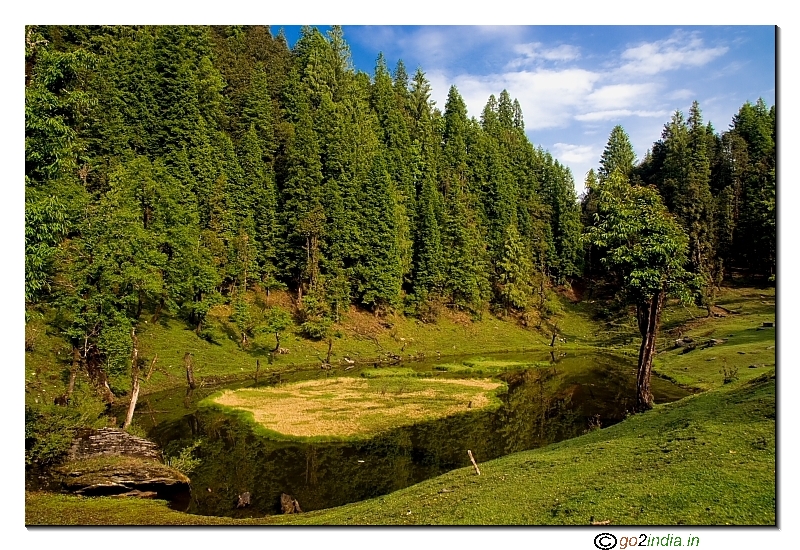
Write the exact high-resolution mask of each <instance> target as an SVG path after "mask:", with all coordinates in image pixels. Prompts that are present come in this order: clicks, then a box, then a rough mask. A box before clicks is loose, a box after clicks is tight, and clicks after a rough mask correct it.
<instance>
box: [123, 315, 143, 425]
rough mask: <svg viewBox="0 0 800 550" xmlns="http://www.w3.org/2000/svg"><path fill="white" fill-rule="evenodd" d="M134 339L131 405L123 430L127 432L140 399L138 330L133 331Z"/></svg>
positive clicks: (132, 336)
mask: <svg viewBox="0 0 800 550" xmlns="http://www.w3.org/2000/svg"><path fill="white" fill-rule="evenodd" d="M131 338H132V339H133V355H132V357H131V403H130V405H128V415H127V416H126V417H125V423H124V424H123V425H122V429H123V430H127V429H128V427H129V426H130V425H131V422H132V421H133V411H134V410H135V409H136V401H137V400H138V399H139V339H138V338H136V329H132V330H131Z"/></svg>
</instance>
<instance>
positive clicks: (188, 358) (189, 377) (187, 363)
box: [183, 351, 197, 390]
mask: <svg viewBox="0 0 800 550" xmlns="http://www.w3.org/2000/svg"><path fill="white" fill-rule="evenodd" d="M183 366H184V367H186V382H187V383H188V384H189V389H190V390H193V389H195V388H196V387H197V386H196V385H195V383H194V367H193V366H192V354H191V353H189V352H188V351H187V352H186V353H185V354H184V356H183Z"/></svg>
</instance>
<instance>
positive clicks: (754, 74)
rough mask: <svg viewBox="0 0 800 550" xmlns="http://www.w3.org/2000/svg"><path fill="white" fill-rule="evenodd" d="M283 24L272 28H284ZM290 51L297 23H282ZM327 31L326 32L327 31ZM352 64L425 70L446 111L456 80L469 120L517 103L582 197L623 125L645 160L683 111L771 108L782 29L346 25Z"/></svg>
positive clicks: (720, 115) (720, 121)
mask: <svg viewBox="0 0 800 550" xmlns="http://www.w3.org/2000/svg"><path fill="white" fill-rule="evenodd" d="M279 28H281V27H276V26H273V27H272V30H273V32H275V33H277V32H278V29H279ZM282 28H283V29H284V32H285V34H286V37H287V40H288V41H289V45H290V46H293V45H294V43H295V42H296V41H297V38H298V37H299V35H300V27H299V26H286V27H282ZM328 28H329V27H325V26H320V29H322V30H323V31H325V30H327V29H328ZM343 30H344V36H345V40H346V41H347V43H348V44H349V46H350V50H351V54H352V59H353V64H354V66H355V68H356V69H358V70H361V71H364V72H367V73H369V74H373V72H374V67H375V61H376V59H377V57H378V53H379V52H383V54H384V56H385V57H386V60H387V64H388V65H389V68H390V70H394V67H395V65H396V63H397V61H398V60H400V59H402V60H403V63H404V64H405V66H406V69H407V72H408V73H409V74H413V73H414V71H415V70H416V68H417V67H420V68H422V70H423V71H424V72H425V74H426V76H427V78H428V80H429V81H430V82H431V86H432V88H433V91H432V94H431V96H432V99H434V100H435V101H436V106H437V107H439V108H440V109H442V110H444V106H445V100H446V98H447V92H448V90H449V88H450V86H451V85H455V86H456V87H457V88H458V91H459V92H460V93H461V96H462V97H463V98H464V100H465V102H466V104H467V108H468V110H469V115H470V116H475V117H477V118H480V113H481V111H482V110H483V107H484V106H485V105H486V102H487V100H488V99H489V96H490V95H491V94H494V95H495V96H499V95H500V92H501V91H502V90H504V89H507V90H508V92H509V94H510V95H511V97H512V98H517V99H519V102H520V104H521V106H522V112H523V115H524V118H525V130H526V133H527V135H528V138H529V139H530V141H531V142H532V143H533V144H534V145H535V146H541V147H543V148H544V149H546V150H548V151H550V153H551V154H552V155H553V156H554V157H555V158H556V159H558V160H559V162H561V163H562V164H565V165H566V166H568V167H569V168H570V169H571V171H572V174H573V178H574V179H575V184H576V189H577V192H578V193H581V192H582V190H583V183H584V180H585V176H586V172H588V171H589V169H590V168H595V169H596V168H597V166H598V164H599V159H600V155H601V154H602V152H603V148H604V147H605V144H606V142H607V140H608V136H609V134H610V133H611V129H612V128H613V127H614V126H616V125H618V124H620V125H622V127H623V128H625V131H626V132H627V133H628V135H629V136H630V138H631V143H632V144H633V148H634V151H635V152H636V155H637V158H638V159H641V158H643V157H644V155H645V153H646V151H647V150H648V149H649V148H651V147H652V144H653V142H655V141H657V140H658V139H659V138H660V136H661V131H662V129H663V127H664V124H666V123H667V122H668V121H669V119H670V117H671V116H672V114H673V113H674V112H675V111H676V110H680V111H682V112H683V113H684V114H685V115H687V116H688V111H689V108H690V107H691V105H692V102H693V101H695V100H696V101H698V102H699V104H700V109H701V111H702V113H703V119H704V121H705V122H709V121H710V122H711V123H712V125H713V126H714V128H715V130H716V131H717V132H722V131H724V130H726V129H728V127H729V125H730V123H731V120H732V118H733V115H735V114H736V112H737V111H738V110H739V108H740V107H741V106H742V104H744V103H745V102H746V101H750V102H753V103H755V102H756V101H757V100H758V99H759V98H763V99H764V101H765V102H766V103H767V105H770V106H771V105H773V104H774V103H775V74H776V71H775V65H776V59H775V52H776V50H775V28H774V26H771V25H763V26H644V25H638V26H637V25H626V26H552V25H550V26H510V25H498V26H432V25H431V26H383V25H370V26H347V25H345V26H344V27H343Z"/></svg>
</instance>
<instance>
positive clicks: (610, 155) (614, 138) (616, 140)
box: [598, 125, 636, 181]
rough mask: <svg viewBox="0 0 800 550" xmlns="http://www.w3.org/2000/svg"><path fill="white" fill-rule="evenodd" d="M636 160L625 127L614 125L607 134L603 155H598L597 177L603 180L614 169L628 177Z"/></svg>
mask: <svg viewBox="0 0 800 550" xmlns="http://www.w3.org/2000/svg"><path fill="white" fill-rule="evenodd" d="M635 162H636V154H635V153H634V152H633V146H632V145H631V140H630V138H629V137H628V134H627V132H625V129H624V128H623V127H622V126H620V125H617V126H614V128H613V129H612V130H611V134H610V135H609V136H608V142H607V143H606V147H605V149H603V155H602V156H601V157H600V170H599V171H598V177H599V178H600V180H601V181H602V180H604V179H606V178H608V176H610V175H611V173H612V172H614V170H619V171H620V173H621V174H622V175H623V176H624V177H626V178H627V177H630V175H631V173H632V172H633V167H634V164H635Z"/></svg>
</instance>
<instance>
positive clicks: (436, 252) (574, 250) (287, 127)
mask: <svg viewBox="0 0 800 550" xmlns="http://www.w3.org/2000/svg"><path fill="white" fill-rule="evenodd" d="M25 40H26V45H25V315H26V323H28V322H29V321H31V320H34V319H38V320H42V319H45V320H46V323H47V325H48V326H49V327H51V330H52V331H53V333H56V334H58V335H59V338H61V339H62V340H63V342H64V345H65V346H68V347H69V349H71V356H70V361H71V363H70V364H71V365H72V366H71V367H70V369H72V373H71V380H70V382H69V388H68V393H67V395H66V397H65V398H64V399H63V400H62V402H61V404H62V405H64V404H65V403H67V402H68V399H69V396H70V394H71V392H72V390H73V385H74V383H75V377H76V372H82V373H86V374H87V376H88V378H89V379H91V380H92V383H93V385H94V387H95V389H96V391H97V393H98V396H99V397H100V398H102V399H103V400H105V401H106V402H112V401H113V400H114V398H115V397H118V396H115V395H114V393H119V392H118V391H117V388H115V387H114V386H113V384H109V382H108V380H109V377H112V376H116V377H123V378H124V377H129V376H131V373H130V370H131V368H132V367H131V353H132V350H134V348H135V347H136V338H137V330H138V329H139V328H140V327H142V326H143V323H145V322H149V323H155V322H157V321H159V320H160V319H163V318H165V317H169V318H171V319H176V320H179V321H180V322H181V323H183V325H184V326H185V327H186V328H189V329H191V330H193V331H195V332H196V334H197V337H198V338H203V339H206V340H209V341H213V340H214V339H215V338H216V337H217V336H216V335H215V332H214V329H213V326H211V324H210V323H209V319H208V314H209V312H210V311H211V310H212V309H213V308H215V307H217V306H220V305H225V306H227V307H228V311H229V312H230V319H229V322H230V323H231V324H232V325H233V326H235V327H236V328H237V340H238V345H240V346H241V347H242V348H244V349H246V348H247V347H248V345H249V344H250V341H251V340H253V339H255V338H258V337H259V335H265V334H266V335H269V336H270V337H272V336H273V335H275V336H276V337H277V338H280V333H281V332H282V331H283V330H284V329H285V328H286V326H287V325H288V324H289V323H290V322H292V320H294V322H296V323H297V325H298V326H299V327H300V329H301V331H302V334H303V336H304V337H305V338H308V339H310V340H314V341H326V340H328V339H330V338H331V334H332V331H334V330H335V327H336V326H337V323H339V322H340V320H341V318H342V316H343V315H345V314H346V312H347V311H349V310H350V309H351V308H356V309H358V310H361V311H365V312H369V313H370V314H374V315H375V316H377V317H381V316H384V315H387V314H390V313H391V314H396V315H404V316H407V317H411V318H416V319H419V320H420V321H421V322H423V323H435V322H436V318H437V314H438V312H440V311H442V310H449V311H458V312H462V313H466V314H467V315H469V316H472V317H473V318H475V319H478V318H480V317H482V316H485V315H495V316H499V317H503V318H506V319H511V320H514V321H515V322H518V323H522V324H523V325H525V326H528V323H529V322H530V320H531V319H534V318H540V317H542V316H545V315H547V314H548V308H552V307H553V296H554V294H553V293H554V290H555V289H559V288H565V287H567V288H568V287H569V286H570V285H580V286H582V287H583V288H586V289H588V290H587V291H588V292H589V293H590V294H591V295H592V296H594V297H597V298H598V299H604V300H608V301H609V302H614V303H617V304H620V305H625V304H628V305H629V306H630V307H632V308H633V309H635V310H636V316H637V320H638V322H639V328H640V330H641V334H642V337H643V338H644V341H643V345H642V350H641V351H640V353H641V354H644V356H642V355H640V361H642V360H643V357H644V360H646V359H647V356H648V354H652V350H650V351H648V349H645V348H647V346H648V345H650V344H647V335H648V334H650V333H651V332H653V330H657V328H658V318H657V315H656V311H658V312H660V309H661V307H662V305H663V303H664V300H666V299H669V298H670V297H671V296H673V297H678V298H681V299H683V300H684V302H686V303H694V304H695V305H697V306H700V307H703V308H707V310H708V312H709V315H710V314H711V312H712V308H713V306H714V304H715V300H716V297H717V292H718V289H719V286H720V284H721V283H722V281H723V280H724V279H725V278H726V277H729V276H730V275H731V273H733V272H746V273H747V274H748V275H750V276H753V277H758V278H761V279H762V280H765V281H774V278H775V274H776V175H775V174H776V172H775V171H776V158H775V157H776V146H775V141H776V111H775V106H768V105H766V104H765V103H764V102H763V101H762V100H758V101H756V102H755V103H751V102H747V103H745V104H744V105H742V106H741V108H740V109H739V111H738V112H736V113H731V123H730V126H729V127H727V128H713V127H712V126H711V125H710V124H709V123H706V122H705V121H704V120H703V114H702V111H701V107H700V105H699V104H698V103H697V102H695V103H694V104H693V105H692V107H691V109H690V111H689V112H688V113H682V112H680V111H676V112H675V113H674V114H673V115H672V116H671V118H670V119H669V120H668V121H665V124H664V126H663V132H662V134H661V136H653V137H654V140H655V141H654V143H653V145H652V147H651V149H650V150H649V151H648V153H647V154H646V156H645V157H644V158H642V159H639V160H637V159H636V155H635V154H634V151H633V147H632V145H631V142H630V140H629V137H628V135H627V134H626V131H625V130H624V128H623V127H621V126H616V127H614V128H613V129H610V134H609V138H608V143H607V146H606V148H605V150H604V152H603V154H602V157H601V158H600V159H599V165H598V169H597V170H596V171H594V170H593V171H590V172H589V173H588V174H586V175H584V174H580V175H575V177H577V178H579V182H578V187H580V184H581V183H585V187H586V192H585V193H583V194H582V195H581V196H580V197H579V196H578V195H577V193H576V182H575V180H574V179H573V174H572V173H571V172H570V170H569V169H568V168H567V167H565V166H564V165H563V164H562V163H560V162H559V161H558V159H556V158H554V157H553V156H552V155H551V154H550V153H548V152H547V151H546V150H544V149H543V148H542V147H539V146H537V145H536V144H533V143H531V142H530V141H529V139H528V138H527V137H526V134H525V118H524V116H523V113H524V110H525V106H524V105H520V103H519V101H517V100H516V99H514V98H513V97H511V95H510V94H509V93H508V92H507V91H506V90H497V92H496V95H492V96H490V97H488V98H487V102H486V105H485V107H484V108H483V110H482V112H481V114H480V117H479V118H475V117H469V116H468V115H467V108H466V105H465V102H464V100H463V99H462V97H461V95H460V94H459V91H458V90H457V89H456V87H455V86H453V87H451V88H450V90H449V92H448V94H447V101H446V103H445V104H444V105H435V104H434V102H433V101H432V100H431V86H430V83H429V81H428V79H427V78H426V74H425V72H424V68H410V67H406V66H405V65H404V64H403V62H402V61H399V60H388V59H385V58H384V57H383V55H382V54H377V52H376V61H375V68H374V71H373V72H372V73H371V74H367V73H364V72H361V71H357V70H355V69H354V67H353V64H352V61H351V59H350V54H349V48H348V44H347V42H346V40H345V37H344V35H343V32H342V30H341V28H340V27H332V28H331V30H330V31H329V32H327V33H325V34H323V33H322V32H320V31H319V30H318V29H316V28H313V27H305V28H304V29H303V30H302V32H301V35H300V38H299V40H298V41H297V43H296V44H295V45H294V47H292V48H290V47H289V45H288V44H287V41H286V39H285V38H284V36H283V34H282V33H277V34H276V33H275V32H274V31H273V30H272V29H270V28H269V27H265V26H210V27H206V26H203V27H199V26H139V27H135V26H108V27H106V26H32V27H27V28H26V34H25ZM584 178H585V180H584ZM255 290H258V291H259V292H265V293H267V294H269V293H271V292H283V293H285V294H287V295H289V296H291V298H292V303H293V309H292V310H291V311H288V312H287V311H283V310H281V309H280V308H267V309H259V308H258V307H256V306H255V305H254V303H253V300H252V299H251V297H250V294H251V293H252V292H253V291H255ZM648 316H649V317H648ZM289 317H291V319H290V318H289ZM648 319H649V320H648ZM648 323H650V325H648ZM653 323H655V325H654V326H653ZM648 327H649V328H648ZM654 327H655V328H654ZM554 338H555V336H554ZM271 342H276V340H275V339H274V338H273V339H272V340H271ZM651 344H652V342H651ZM279 347H280V340H277V345H276V346H275V351H277V350H278V349H279ZM650 360H651V361H652V357H650ZM134 376H136V375H135V374H134ZM648 377H649V373H648ZM647 384H649V381H648V382H647ZM648 387H649V386H648ZM125 391H127V388H126V389H125ZM137 391H138V390H137ZM647 391H649V389H648V390H647ZM642 395H643V396H644V397H643V398H642V399H643V401H642V402H640V407H641V408H642V409H645V408H647V407H649V406H650V405H651V403H650V402H649V401H648V398H647V395H646V394H642ZM29 415H31V418H35V417H36V413H35V412H34V410H33V409H31V411H29ZM31 422H33V421H31ZM34 424H35V423H31V426H33V425H34ZM26 426H28V420H27V419H26Z"/></svg>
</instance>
